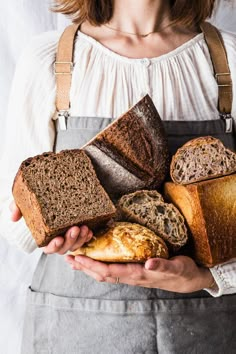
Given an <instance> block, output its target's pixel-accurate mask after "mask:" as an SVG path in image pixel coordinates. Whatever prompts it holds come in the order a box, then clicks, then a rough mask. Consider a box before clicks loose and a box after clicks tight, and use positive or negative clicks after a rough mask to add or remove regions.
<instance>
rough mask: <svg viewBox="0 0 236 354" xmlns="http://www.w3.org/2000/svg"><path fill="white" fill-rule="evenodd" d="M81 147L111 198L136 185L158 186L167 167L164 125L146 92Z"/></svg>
mask: <svg viewBox="0 0 236 354" xmlns="http://www.w3.org/2000/svg"><path fill="white" fill-rule="evenodd" d="M83 149H84V150H85V151H86V153H87V154H88V156H89V157H90V158H91V160H92V162H93V165H94V167H95V170H96V172H97V175H98V178H99V180H100V181H101V183H102V184H103V186H104V188H105V189H106V191H107V192H108V194H109V195H110V196H112V198H113V199H116V198H118V197H119V196H121V195H123V194H125V193H128V192H132V191H135V190H138V189H143V188H151V187H153V188H154V187H158V186H160V184H161V183H162V182H163V181H164V179H165V176H166V174H167V172H168V170H169V152H168V145H167V139H166V135H165V131H164V127H163V124H162V121H161V119H160V117H159V115H158V113H157V110H156V108H155V106H154V104H153V102H152V100H151V98H150V97H149V96H148V95H147V96H145V97H144V98H142V99H141V100H140V101H139V102H138V103H137V104H136V105H134V106H133V107H132V108H131V109H130V110H129V111H127V112H126V113H125V114H123V115H122V116H121V117H119V118H118V119H116V120H115V121H114V122H113V123H112V124H110V125H109V126H108V127H107V128H106V129H104V130H103V131H102V132H100V133H99V134H98V135H97V136H96V137H95V138H94V139H92V140H91V141H90V142H88V143H87V144H86V145H85V146H84V147H83Z"/></svg>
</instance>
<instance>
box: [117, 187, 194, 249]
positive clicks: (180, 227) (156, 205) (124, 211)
mask: <svg viewBox="0 0 236 354" xmlns="http://www.w3.org/2000/svg"><path fill="white" fill-rule="evenodd" d="M117 210H118V213H119V215H120V217H121V218H122V220H126V221H130V222H136V223H139V224H140V225H143V226H146V227H148V228H149V229H150V230H152V231H154V232H155V233H156V234H157V235H159V236H160V237H161V238H162V239H163V240H164V241H165V242H166V243H167V245H168V247H169V248H170V249H171V250H172V251H177V250H178V249H179V248H180V247H182V246H184V245H185V244H186V242H187V240H188V235H187V228H186V226H185V220H184V217H183V216H182V215H181V213H180V212H179V210H178V209H177V208H176V207H175V206H174V205H173V204H171V203H165V202H164V199H163V197H162V195H161V194H160V193H158V192H157V191H155V190H150V191H149V190H141V191H136V192H134V193H130V194H126V195H124V196H123V197H121V199H120V200H119V201H118V204H117Z"/></svg>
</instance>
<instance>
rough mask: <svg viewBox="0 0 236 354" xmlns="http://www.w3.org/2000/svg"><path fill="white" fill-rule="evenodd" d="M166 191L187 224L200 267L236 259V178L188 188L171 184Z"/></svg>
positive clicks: (209, 181) (166, 185)
mask: <svg viewBox="0 0 236 354" xmlns="http://www.w3.org/2000/svg"><path fill="white" fill-rule="evenodd" d="M164 190H165V196H166V198H168V199H169V200H170V201H171V202H172V203H173V204H175V205H176V206H177V207H178V209H179V210H180V211H181V213H182V214H183V215H184V217H185V219H186V221H187V224H188V227H189V229H190V231H191V235H192V241H193V252H194V254H193V257H194V259H195V260H196V261H197V262H198V263H199V264H201V265H204V266H208V267H211V266H214V265H216V264H219V263H222V262H224V261H227V260H229V259H231V258H233V257H236V222H235V221H236V174H233V175H229V176H224V177H220V178H216V179H211V180H208V181H202V182H197V183H194V184H189V185H185V186H184V185H178V184H174V183H172V182H167V183H165V186H164Z"/></svg>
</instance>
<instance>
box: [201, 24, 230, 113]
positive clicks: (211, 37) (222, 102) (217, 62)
mask: <svg viewBox="0 0 236 354" xmlns="http://www.w3.org/2000/svg"><path fill="white" fill-rule="evenodd" d="M201 30H202V32H203V33H204V36H205V40H206V43H207V45H208V48H209V52H210V55H211V60H212V64H213V68H214V73H215V78H216V82H217V85H218V87H219V103H218V109H219V111H220V113H222V114H223V115H225V114H230V113H231V109H232V100H233V97H232V80H231V74H230V69H229V64H228V59H227V54H226V50H225V47H224V42H223V39H222V36H221V34H220V32H219V30H218V29H217V28H216V27H214V26H213V25H212V24H210V23H209V22H204V23H202V24H201Z"/></svg>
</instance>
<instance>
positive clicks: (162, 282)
mask: <svg viewBox="0 0 236 354" xmlns="http://www.w3.org/2000/svg"><path fill="white" fill-rule="evenodd" d="M66 261H67V262H68V263H70V265H71V267H72V269H75V270H82V271H83V272H84V273H86V274H87V275H89V276H91V277H92V278H94V279H95V280H97V281H99V282H108V283H117V282H118V281H119V282H120V283H123V284H129V285H134V286H142V287H146V288H159V289H163V290H168V291H174V292H179V293H190V292H194V291H198V290H201V289H203V288H207V287H210V286H211V285H212V282H213V281H214V279H213V277H212V275H211V273H210V271H209V269H207V268H201V267H198V266H197V265H196V263H195V262H194V261H193V260H192V259H191V258H189V257H186V256H176V257H173V258H171V259H169V260H166V259H162V258H152V259H149V260H148V261H146V263H145V264H144V265H141V264H137V263H127V264H117V263H113V264H112V263H109V264H106V263H103V262H98V261H94V260H93V259H91V258H88V257H85V256H76V257H73V256H66Z"/></svg>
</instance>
